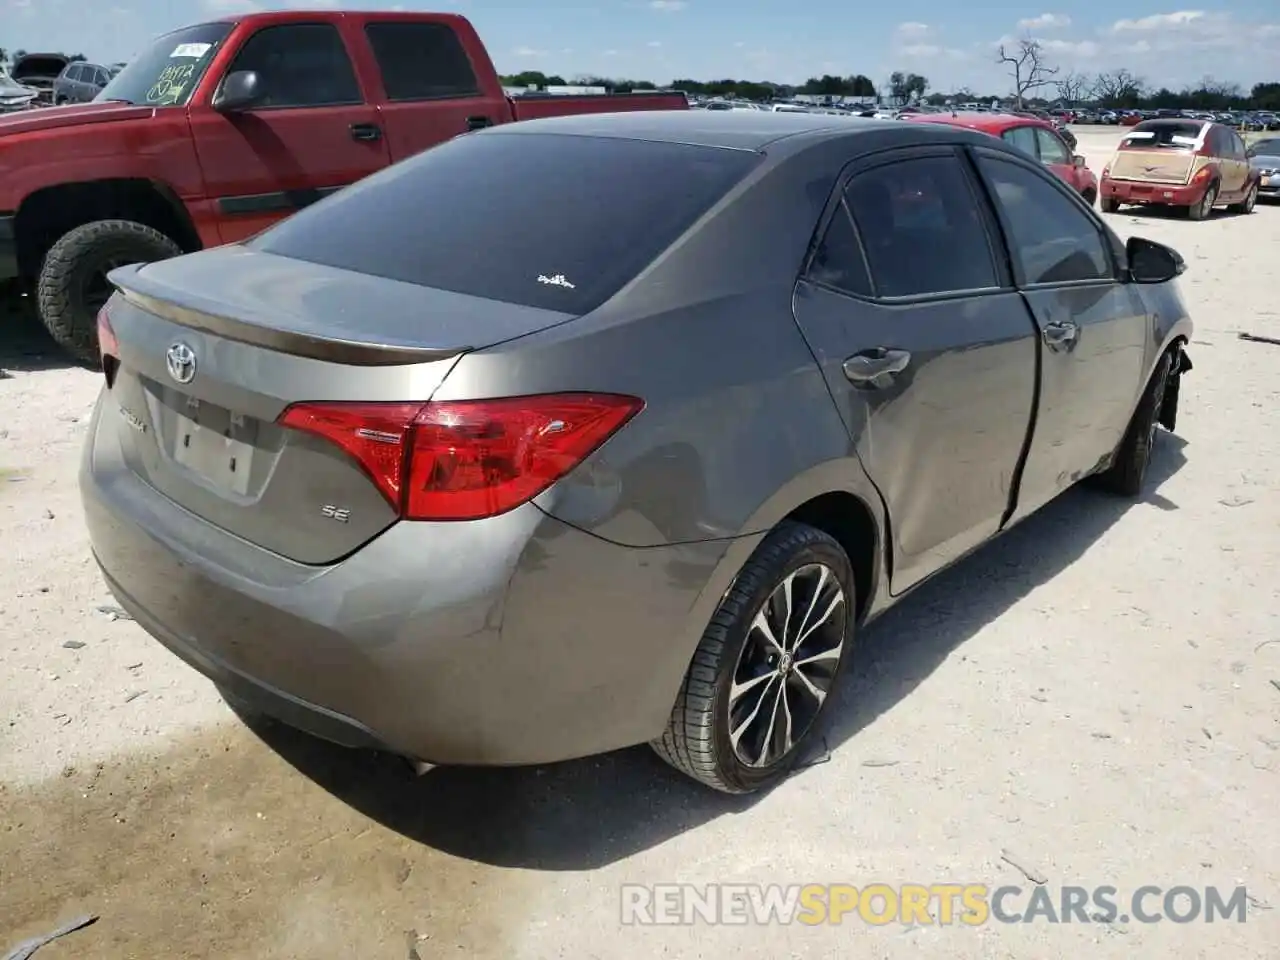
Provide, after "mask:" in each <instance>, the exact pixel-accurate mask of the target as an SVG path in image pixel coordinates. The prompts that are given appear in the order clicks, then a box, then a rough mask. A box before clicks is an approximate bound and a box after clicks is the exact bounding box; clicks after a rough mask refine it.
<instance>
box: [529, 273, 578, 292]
mask: <svg viewBox="0 0 1280 960" xmlns="http://www.w3.org/2000/svg"><path fill="white" fill-rule="evenodd" d="M538 282H539V283H546V284H550V285H551V286H553V287H564V288H565V289H566V290H573V289H575V287H574V285H573V284H572V283H570V282H569V281H568V280H566V279H565V277H564V274H563V273H557V274H556V275H555V276H554V277H548V276H547V275H546V274H545V273H540V274H538Z"/></svg>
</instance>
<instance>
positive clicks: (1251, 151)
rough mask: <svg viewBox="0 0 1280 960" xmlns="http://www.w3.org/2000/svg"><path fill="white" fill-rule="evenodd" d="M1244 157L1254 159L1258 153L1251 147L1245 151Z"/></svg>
mask: <svg viewBox="0 0 1280 960" xmlns="http://www.w3.org/2000/svg"><path fill="white" fill-rule="evenodd" d="M1244 155H1245V156H1246V157H1249V158H1250V159H1253V158H1254V157H1256V156H1257V155H1258V151H1257V150H1255V149H1254V148H1253V147H1250V148H1249V149H1248V150H1246V151H1245V152H1244Z"/></svg>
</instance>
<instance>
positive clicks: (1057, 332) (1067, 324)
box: [1041, 320, 1080, 350]
mask: <svg viewBox="0 0 1280 960" xmlns="http://www.w3.org/2000/svg"><path fill="white" fill-rule="evenodd" d="M1041 336H1042V337H1043V338H1044V342H1045V343H1047V344H1048V345H1049V346H1050V347H1053V348H1054V349H1055V350H1056V349H1057V348H1058V347H1069V346H1071V344H1073V343H1075V342H1076V341H1077V340H1078V339H1080V328H1079V327H1078V326H1076V325H1075V324H1074V323H1072V322H1071V321H1070V320H1063V321H1059V322H1055V323H1046V324H1045V325H1044V331H1043V332H1042V333H1041Z"/></svg>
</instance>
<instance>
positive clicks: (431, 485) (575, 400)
mask: <svg viewBox="0 0 1280 960" xmlns="http://www.w3.org/2000/svg"><path fill="white" fill-rule="evenodd" d="M643 406H644V403H643V401H641V400H638V399H636V398H635V397H622V396H615V395H613V394H598V393H563V394H550V395H544V396H536V397H510V398H505V399H500V400H460V401H443V402H436V403H425V404H424V403H300V404H294V405H293V406H291V407H289V408H288V409H287V410H285V411H284V413H282V414H281V415H280V419H279V422H280V423H281V424H282V425H283V426H286V427H292V428H294V429H296V430H303V431H305V432H307V433H311V434H314V435H316V436H320V437H323V438H325V439H326V440H328V441H330V442H331V443H334V444H336V445H337V446H338V447H340V448H341V449H342V450H344V451H346V453H347V454H348V455H350V456H351V457H353V458H354V459H355V460H356V462H357V463H359V464H360V466H361V467H362V468H363V469H364V471H365V472H366V473H368V474H369V476H370V477H371V478H372V479H373V482H374V483H376V484H377V485H378V489H379V490H381V491H382V493H383V495H384V496H385V497H386V498H387V500H388V501H389V502H390V503H391V505H392V506H394V507H395V508H396V509H397V510H398V511H399V512H400V515H401V516H402V517H404V518H405V519H407V520H477V519H480V518H481V517H492V516H496V515H497V514H500V513H505V512H507V511H508V510H511V509H513V508H514V507H517V506H519V505H520V504H522V503H526V502H527V501H529V500H532V499H533V498H534V497H536V496H537V495H538V494H540V493H542V492H543V491H544V490H546V489H547V488H548V487H549V486H551V485H552V484H553V483H555V482H556V481H557V480H559V479H560V478H561V477H563V476H564V475H565V474H567V473H568V472H569V471H570V470H572V469H573V468H574V467H576V466H577V465H578V464H580V463H581V462H582V461H583V460H585V459H586V458H587V457H588V456H590V455H591V453H592V452H593V451H594V450H595V449H596V448H598V447H599V446H600V445H601V444H602V443H604V442H605V441H606V440H608V439H609V437H611V436H612V435H613V434H614V433H616V432H617V431H618V429H620V428H621V427H622V425H623V424H625V423H626V422H627V421H628V420H630V419H631V418H632V417H634V416H635V415H636V414H637V413H638V412H639V411H640V410H641V408H642V407H643Z"/></svg>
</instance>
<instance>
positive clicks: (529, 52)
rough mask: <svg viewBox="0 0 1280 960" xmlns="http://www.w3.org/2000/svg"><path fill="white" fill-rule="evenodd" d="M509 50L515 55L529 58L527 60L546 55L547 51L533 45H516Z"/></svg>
mask: <svg viewBox="0 0 1280 960" xmlns="http://www.w3.org/2000/svg"><path fill="white" fill-rule="evenodd" d="M511 52H512V53H514V54H515V55H516V56H517V57H525V58H526V59H529V60H536V59H538V58H539V57H545V56H546V55H547V51H545V50H535V49H534V48H533V47H516V48H515V49H514V50H513V51H511Z"/></svg>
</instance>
